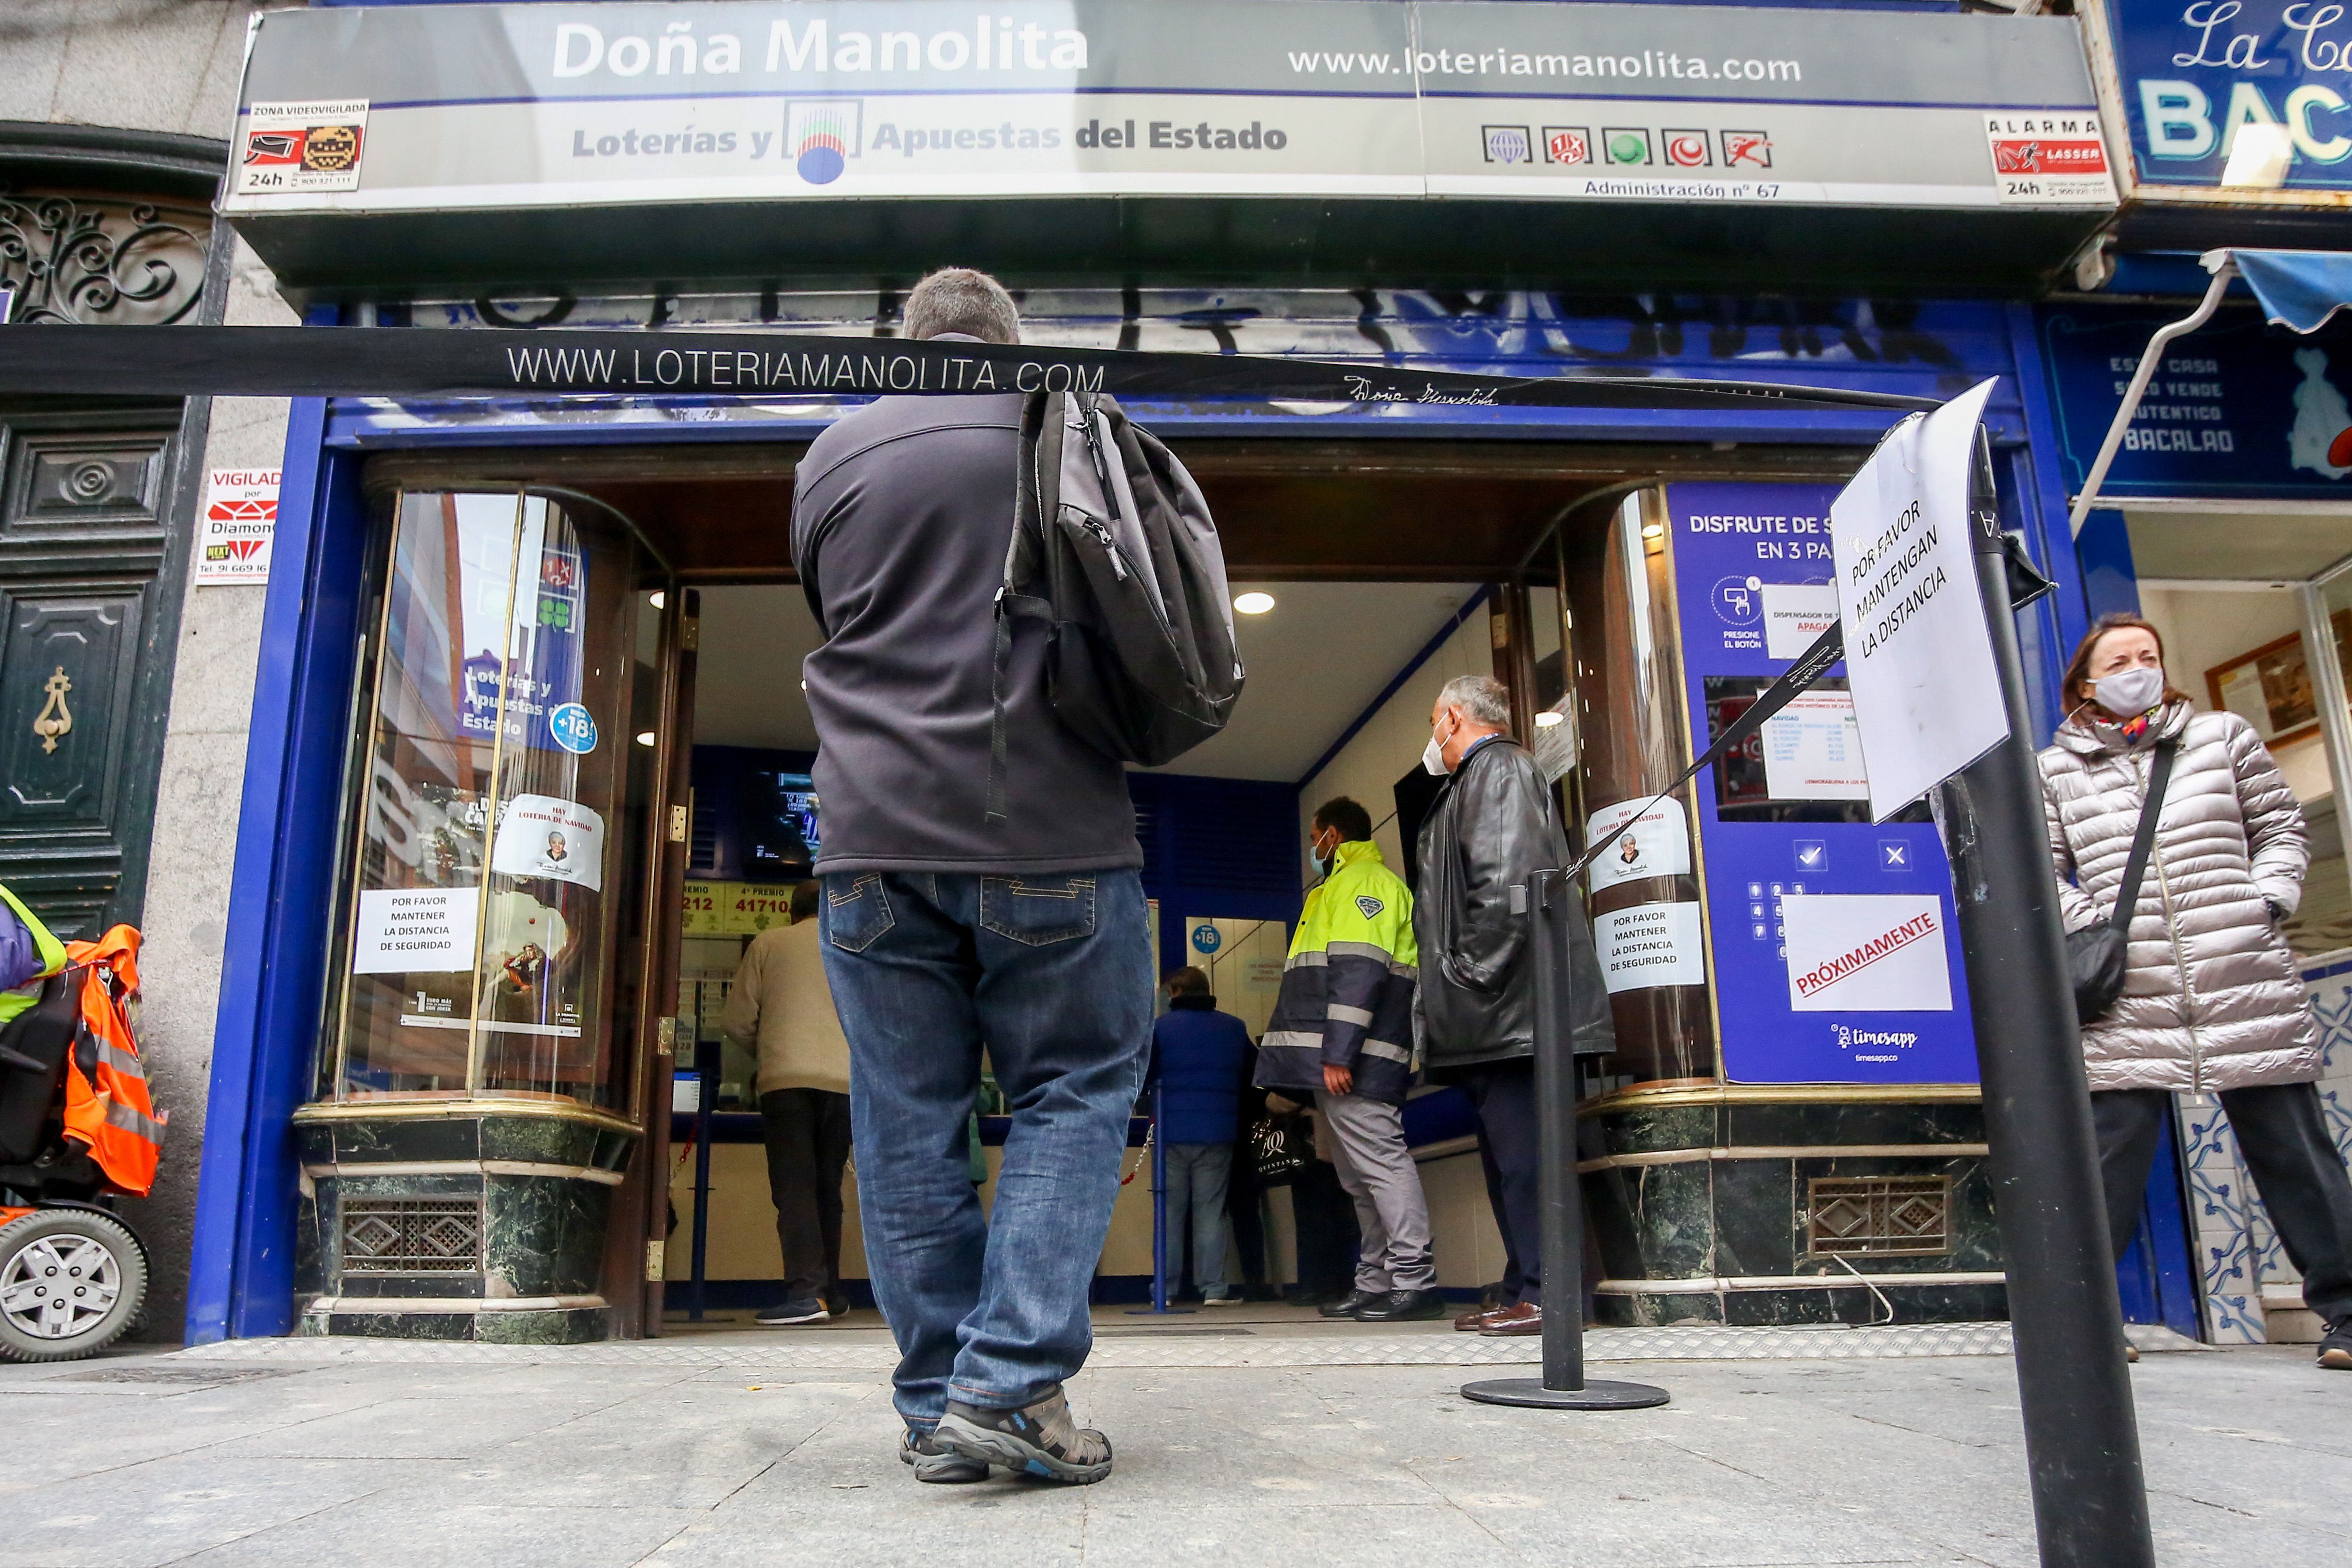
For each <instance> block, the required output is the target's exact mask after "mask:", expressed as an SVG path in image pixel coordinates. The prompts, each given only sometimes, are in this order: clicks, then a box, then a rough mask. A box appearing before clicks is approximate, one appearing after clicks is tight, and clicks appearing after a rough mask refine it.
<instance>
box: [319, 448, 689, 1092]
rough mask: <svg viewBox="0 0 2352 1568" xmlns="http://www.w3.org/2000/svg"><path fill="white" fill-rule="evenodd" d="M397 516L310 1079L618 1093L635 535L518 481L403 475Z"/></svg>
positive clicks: (635, 788)
mask: <svg viewBox="0 0 2352 1568" xmlns="http://www.w3.org/2000/svg"><path fill="white" fill-rule="evenodd" d="M391 534H392V538H391V539H390V548H389V557H388V565H387V569H386V570H385V571H384V572H383V579H382V583H381V589H380V592H381V607H380V612H379V616H378V628H379V630H378V632H377V635H376V637H375V638H374V639H373V645H372V646H371V648H370V649H369V650H368V655H367V660H366V667H364V668H363V669H362V688H361V689H362V693H363V698H362V700H363V701H365V702H368V703H370V704H371V705H372V708H373V712H372V713H371V714H369V715H368V716H367V718H366V719H365V720H364V721H363V722H362V725H361V726H360V727H359V734H358V736H357V737H356V743H357V750H356V753H355V756H354V759H353V768H352V772H353V776H354V779H353V789H352V797H351V801H352V803H351V810H350V814H349V818H348V821H349V823H350V828H349V831H350V832H351V834H352V845H351V850H350V858H349V860H348V862H347V864H346V875H345V883H344V887H343V889H342V895H341V899H340V901H339V906H338V918H339V923H340V936H341V961H340V962H339V963H338V964H337V965H336V966H335V967H334V970H333V973H334V974H335V975H336V976H337V977H338V982H337V986H336V988H335V990H334V991H333V993H332V994H331V996H330V998H329V1007H328V1013H327V1019H326V1039H325V1040H324V1042H323V1043H324V1046H325V1049H324V1050H322V1051H321V1053H320V1084H319V1092H320V1096H321V1097H322V1098H329V1099H336V1100H344V1101H354V1100H400V1099H435V1098H458V1097H466V1096H471V1095H491V1096H499V1097H506V1098H518V1097H520V1098H529V1099H541V1100H565V1101H572V1102H577V1103H583V1104H587V1105H592V1106H596V1107H600V1108H603V1109H606V1110H614V1111H621V1112H625V1111H626V1110H627V1105H626V1099H627V1085H628V1079H627V1075H626V1073H625V1061H624V1060H623V1058H624V1056H625V1052H624V1051H622V1050H620V1049H619V1046H618V1044H617V1043H616V1042H617V1041H619V1040H623V1039H625V1034H626V1031H625V1030H622V1029H619V1028H616V1025H618V1024H619V1023H620V1022H621V1021H622V1019H624V1018H625V1015H626V1014H627V1012H628V1011H629V1010H630V1009H629V1008H628V1007H627V1006H621V1007H616V1005H615V1004H616V1001H621V1002H624V1003H626V1002H629V1001H632V1000H633V998H626V997H623V996H621V995H620V993H621V992H622V990H623V989H624V987H623V986H622V985H621V978H622V977H621V974H620V971H621V969H622V968H624V967H629V966H626V965H625V964H623V963H622V962H620V961H619V960H620V959H621V956H622V955H621V952H620V945H621V940H622V936H623V934H624V932H625V931H627V930H633V929H634V925H635V923H634V922H633V921H631V920H630V919H629V918H628V908H629V906H631V905H633V904H634V903H635V898H636V896H637V894H636V888H635V876H636V873H637V871H638V869H639V868H637V867H635V866H634V865H633V864H631V863H629V859H630V857H628V855H627V854H626V846H627V845H628V844H629V843H630V842H631V841H633V838H634V835H633V834H632V833H631V832H629V831H627V830H628V826H629V823H630V821H631V818H632V815H633V813H634V814H640V815H641V814H642V811H643V809H644V808H643V798H644V796H645V793H646V787H647V785H648V783H649V781H650V772H649V762H648V759H646V758H638V757H635V756H633V755H632V754H633V753H635V752H638V751H640V750H642V748H640V747H633V746H631V745H629V744H628V741H629V737H630V736H631V735H632V734H633V733H634V729H635V718H636V715H635V713H634V712H633V711H632V710H633V708H635V707H636V706H641V703H642V695H641V693H640V691H639V688H640V687H644V686H646V685H649V682H648V681H647V680H646V679H644V678H642V676H641V675H640V674H639V672H638V670H637V649H638V644H639V642H640V637H639V627H638V625H637V621H638V619H639V617H640V616H642V615H645V614H646V613H647V612H646V611H645V610H644V609H643V596H642V595H641V594H639V593H638V592H636V591H635V586H636V585H635V582H634V577H635V573H636V570H637V566H636V559H635V556H636V550H635V545H634V543H633V542H632V541H631V539H630V538H629V537H628V535H627V533H626V532H625V530H624V529H623V528H620V527H619V526H618V525H616V524H614V523H611V522H609V521H607V520H605V519H604V518H603V517H597V516H594V515H593V514H592V515H575V514H574V513H573V512H572V511H570V510H567V509H566V508H565V507H563V506H562V505H561V504H560V503H557V502H554V501H551V500H549V499H547V498H545V497H536V496H530V495H525V494H520V493H518V492H514V491H507V492H503V493H500V492H489V493H480V494H445V493H418V492H407V493H404V494H402V495H401V496H400V497H398V500H397V502H396V504H395V506H394V516H393V519H392V527H391ZM633 769H634V770H635V772H636V773H637V774H639V775H642V777H636V778H633V777H632V776H631V775H632V771H633ZM626 989H629V990H632V991H633V990H634V988H633V987H629V988H626Z"/></svg>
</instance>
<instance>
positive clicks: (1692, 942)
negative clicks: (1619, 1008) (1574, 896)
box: [1592, 903, 1706, 995]
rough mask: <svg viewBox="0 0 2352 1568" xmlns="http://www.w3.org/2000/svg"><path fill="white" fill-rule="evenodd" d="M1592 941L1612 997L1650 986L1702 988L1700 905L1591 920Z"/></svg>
mask: <svg viewBox="0 0 2352 1568" xmlns="http://www.w3.org/2000/svg"><path fill="white" fill-rule="evenodd" d="M1592 942H1593V946H1595V947H1596V948H1597V949H1599V951H1600V954H1601V978H1602V981H1603V983H1605V984H1606V985H1607V986H1608V988H1609V989H1610V992H1611V994H1612V995H1614V994H1615V993H1616V992H1619V991H1639V990H1644V989H1647V988H1651V987H1654V986H1703V985H1705V984H1706V942H1705V941H1704V940H1703V939H1702V938H1701V937H1700V936H1699V919H1698V905H1697V904H1696V903H1687V904H1635V905H1634V906H1633V908H1631V909H1616V910H1612V911H1610V912H1609V913H1608V914H1606V915H1594V916H1593V917H1592Z"/></svg>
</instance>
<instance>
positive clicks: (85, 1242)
mask: <svg viewBox="0 0 2352 1568" xmlns="http://www.w3.org/2000/svg"><path fill="white" fill-rule="evenodd" d="M146 1297H147V1255H146V1253H145V1251H144V1250H143V1249H142V1248H141V1247H140V1245H139V1241H138V1239H137V1238H135V1237H133V1236H132V1235H131V1230H130V1228H129V1227H127V1226H125V1225H123V1224H122V1223H121V1221H120V1220H117V1219H114V1218H110V1217H108V1216H106V1215H103V1214H99V1213H95V1212H93V1211H91V1210H89V1209H86V1208H43V1209H36V1210H35V1211H33V1212H32V1213H31V1214H27V1215H26V1216H24V1217H23V1218H20V1219H17V1220H16V1221H15V1222H14V1223H13V1224H9V1225H6V1226H0V1360H9V1361H72V1360H74V1359H76V1358H77V1357H79V1356H85V1355H91V1354H96V1353H97V1352H99V1351H100V1350H103V1349H105V1348H106V1347H107V1346H108V1345H110V1344H112V1343H114V1342H115V1341H116V1340H118V1339H120V1338H121V1337H122V1333H123V1331H124V1330H126V1329H128V1328H129V1327H130V1326H131V1321H132V1320H133V1319H134V1318H136V1317H137V1316H138V1315H139V1310H140V1308H141V1307H142V1305H143V1304H144V1302H145V1301H146Z"/></svg>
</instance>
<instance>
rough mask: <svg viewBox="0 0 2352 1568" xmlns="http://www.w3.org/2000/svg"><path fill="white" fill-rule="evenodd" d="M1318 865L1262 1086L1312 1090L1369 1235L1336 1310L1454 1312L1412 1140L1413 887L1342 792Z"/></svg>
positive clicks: (1384, 1316) (1286, 973)
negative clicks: (1351, 1285) (1440, 1277)
mask: <svg viewBox="0 0 2352 1568" xmlns="http://www.w3.org/2000/svg"><path fill="white" fill-rule="evenodd" d="M1311 828H1312V833H1313V838H1312V843H1311V847H1312V848H1313V850H1314V852H1315V862H1316V864H1317V865H1318V866H1319V867H1320V868H1321V869H1322V872H1323V879H1322V880H1321V881H1320V882H1318V883H1316V884H1315V885H1314V886H1313V887H1312V888H1310V889H1308V890H1307V904H1306V907H1305V908H1304V909H1302V910H1301V911H1300V912H1299V915H1298V931H1297V935H1296V936H1293V937H1292V938H1291V942H1290V956H1289V958H1288V960H1287V961H1286V963H1285V965H1284V966H1283V971H1282V988H1281V990H1280V991H1278V992H1276V995H1275V999H1274V1017H1273V1018H1272V1019H1269V1020H1268V1021H1267V1023H1266V1030H1265V1038H1264V1040H1261V1041H1260V1042H1259V1047H1258V1055H1257V1061H1258V1066H1257V1083H1258V1086H1259V1087H1260V1088H1263V1089H1268V1090H1272V1091H1273V1092H1276V1093H1277V1094H1281V1095H1284V1096H1285V1097H1286V1098H1289V1099H1293V1100H1297V1099H1301V1098H1302V1097H1303V1098H1311V1099H1312V1100H1313V1102H1314V1103H1315V1108H1316V1109H1317V1110H1318V1111H1320V1112H1321V1113H1323V1119H1324V1121H1325V1122H1326V1123H1327V1124H1328V1125H1329V1127H1330V1130H1331V1164H1332V1166H1333V1167H1334V1168H1335V1169H1336V1170H1337V1171H1338V1172H1339V1184H1340V1185H1341V1186H1344V1187H1346V1188H1347V1190H1348V1196H1349V1197H1350V1198H1352V1199H1354V1200H1355V1206H1356V1225H1357V1228H1359V1229H1360V1231H1361V1232H1362V1235H1363V1247H1362V1250H1361V1251H1360V1253H1359V1254H1358V1256H1357V1261H1356V1288H1355V1289H1354V1290H1352V1291H1349V1293H1348V1294H1347V1295H1345V1296H1342V1297H1341V1298H1340V1299H1339V1301H1335V1302H1332V1303H1331V1304H1329V1305H1328V1306H1324V1307H1319V1308H1318V1309H1317V1311H1318V1312H1321V1313H1322V1314H1323V1315H1324V1316H1325V1317H1330V1318H1354V1319H1355V1320H1356V1321H1357V1322H1366V1323H1389V1322H1414V1321H1417V1320H1420V1319H1424V1318H1434V1317H1442V1316H1444V1312H1445V1303H1444V1299H1443V1298H1442V1297H1440V1296H1439V1295H1438V1293H1437V1266H1436V1261H1435V1254H1434V1252H1433V1250H1432V1249H1431V1245H1430V1239H1429V1199H1428V1197H1427V1196H1426V1195H1425V1194H1424V1193H1423V1191H1422V1186H1421V1169H1420V1167H1419V1166H1416V1165H1414V1164H1413V1159H1412V1150H1411V1149H1409V1148H1408V1147H1406V1145H1405V1141H1404V1113H1403V1107H1404V1102H1405V1092H1406V1091H1407V1090H1409V1089H1411V1088H1412V1081H1413V1067H1414V1063H1413V1052H1412V992H1413V963H1414V950H1413V934H1412V890H1411V889H1409V888H1407V887H1406V886H1405V884H1404V882H1403V880H1402V878H1400V877H1399V876H1398V875H1397V874H1396V873H1394V872H1392V871H1391V870H1389V868H1388V862H1386V861H1385V860H1384V859H1383V858H1382V857H1381V847H1380V845H1378V844H1376V843H1374V842H1373V841H1372V819H1371V814H1370V812H1368V811H1366V810H1364V808H1363V807H1362V806H1360V805H1359V804H1358V803H1357V802H1355V801H1354V800H1349V799H1348V798H1347V797H1346V796H1344V795H1342V796H1339V797H1338V798H1336V799H1334V800H1326V801H1325V802H1323V804H1322V805H1320V806H1318V807H1317V808H1316V809H1315V815H1314V817H1313V819H1312V820H1311Z"/></svg>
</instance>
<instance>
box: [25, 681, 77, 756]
mask: <svg viewBox="0 0 2352 1568" xmlns="http://www.w3.org/2000/svg"><path fill="white" fill-rule="evenodd" d="M44 689H45V690H46V691H47V693H48V694H49V700H48V701H47V703H46V704H44V705H43V706H42V708H41V712H40V716H39V717H37V718H36V719H34V720H33V733H34V734H35V735H37V736H39V737H41V749H42V750H43V751H55V750H56V749H57V748H58V737H59V736H61V735H71V734H72V733H73V709H71V708H69V707H68V706H66V694H67V693H68V692H69V691H71V690H73V683H72V682H71V681H69V680H68V679H66V667H65V666H64V665H63V664H59V665H58V673H57V674H54V675H51V676H50V677H49V678H48V681H47V685H46V686H45V687H44Z"/></svg>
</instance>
